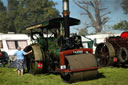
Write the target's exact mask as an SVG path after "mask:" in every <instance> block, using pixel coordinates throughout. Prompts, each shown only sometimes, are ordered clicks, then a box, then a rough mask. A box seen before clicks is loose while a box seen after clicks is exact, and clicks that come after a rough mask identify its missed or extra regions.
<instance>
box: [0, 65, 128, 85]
mask: <svg viewBox="0 0 128 85" xmlns="http://www.w3.org/2000/svg"><path fill="white" fill-rule="evenodd" d="M14 70H15V68H7V67H0V85H128V69H127V68H109V67H107V68H101V69H99V78H98V79H94V80H88V81H80V82H76V83H72V84H68V83H65V82H63V80H62V79H61V78H60V76H59V75H54V74H50V75H46V74H41V75H36V76H35V75H31V74H29V73H26V74H24V76H17V72H16V71H14Z"/></svg>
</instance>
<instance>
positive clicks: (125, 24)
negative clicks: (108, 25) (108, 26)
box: [112, 20, 128, 30]
mask: <svg viewBox="0 0 128 85" xmlns="http://www.w3.org/2000/svg"><path fill="white" fill-rule="evenodd" d="M112 28H113V29H115V30H128V22H127V21H126V20H123V21H121V22H119V23H117V24H115V25H114V26H112Z"/></svg>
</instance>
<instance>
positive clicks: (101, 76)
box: [97, 73, 105, 79]
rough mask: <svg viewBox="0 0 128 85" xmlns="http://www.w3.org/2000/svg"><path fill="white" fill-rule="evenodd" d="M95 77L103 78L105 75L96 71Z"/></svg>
mask: <svg viewBox="0 0 128 85" xmlns="http://www.w3.org/2000/svg"><path fill="white" fill-rule="evenodd" d="M97 78H98V79H99V78H105V76H104V75H103V73H98V76H97Z"/></svg>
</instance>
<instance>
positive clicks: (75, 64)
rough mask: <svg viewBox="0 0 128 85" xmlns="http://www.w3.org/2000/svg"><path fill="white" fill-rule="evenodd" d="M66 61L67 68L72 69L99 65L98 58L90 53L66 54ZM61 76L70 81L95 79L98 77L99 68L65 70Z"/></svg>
mask: <svg viewBox="0 0 128 85" xmlns="http://www.w3.org/2000/svg"><path fill="white" fill-rule="evenodd" d="M65 63H66V67H67V69H68V70H70V71H72V70H79V69H85V68H92V67H97V62H96V59H95V57H94V56H93V55H92V54H90V53H87V54H78V55H69V56H66V62H65ZM61 77H62V79H63V80H64V81H66V82H69V83H72V82H76V81H83V80H89V79H94V78H97V69H93V70H84V71H78V72H67V73H66V72H65V73H62V74H61Z"/></svg>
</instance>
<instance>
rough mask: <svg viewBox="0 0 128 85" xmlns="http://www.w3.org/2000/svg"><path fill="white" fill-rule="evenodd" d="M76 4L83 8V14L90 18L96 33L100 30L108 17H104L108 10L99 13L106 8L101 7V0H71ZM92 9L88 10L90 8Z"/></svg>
mask: <svg viewBox="0 0 128 85" xmlns="http://www.w3.org/2000/svg"><path fill="white" fill-rule="evenodd" d="M73 2H74V3H75V4H77V6H79V7H80V8H81V9H83V10H84V14H85V15H87V16H88V17H89V19H90V20H91V26H92V27H94V28H95V30H96V33H98V32H101V31H102V27H103V26H104V25H105V24H106V23H107V22H108V20H109V17H105V16H106V15H107V14H110V12H106V13H104V14H102V15H101V13H102V12H103V11H105V10H106V9H107V8H102V7H101V0H73ZM91 8H92V9H93V10H94V12H93V11H90V9H91Z"/></svg>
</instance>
